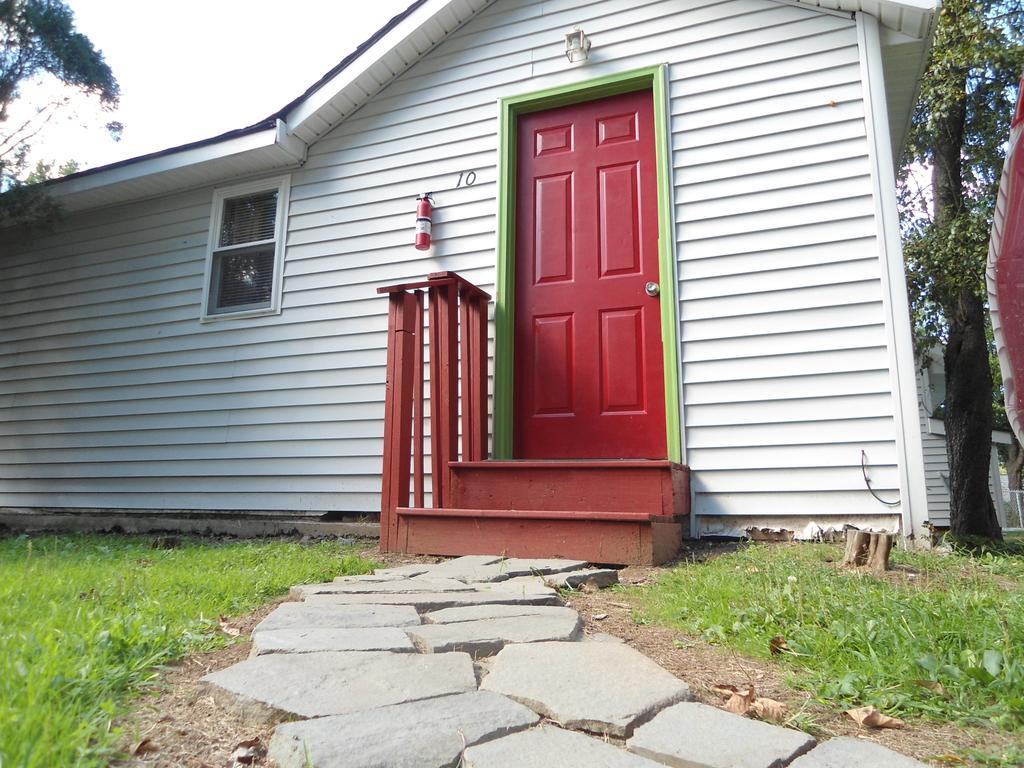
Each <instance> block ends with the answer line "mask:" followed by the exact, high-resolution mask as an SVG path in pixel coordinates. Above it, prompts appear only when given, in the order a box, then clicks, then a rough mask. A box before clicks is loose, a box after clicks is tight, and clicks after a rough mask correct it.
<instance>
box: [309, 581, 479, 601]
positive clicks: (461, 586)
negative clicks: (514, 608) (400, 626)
mask: <svg viewBox="0 0 1024 768" xmlns="http://www.w3.org/2000/svg"><path fill="white" fill-rule="evenodd" d="M472 591H473V587H471V586H469V585H467V584H465V583H464V582H461V581H456V580H455V579H441V578H433V577H429V576H413V577H412V578H408V579H388V580H385V581H328V582H325V583H323V584H299V585H297V586H294V587H292V589H291V596H292V597H293V598H302V597H305V596H306V595H357V594H366V595H393V594H405V593H407V592H472Z"/></svg>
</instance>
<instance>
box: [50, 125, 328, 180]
mask: <svg viewBox="0 0 1024 768" xmlns="http://www.w3.org/2000/svg"><path fill="white" fill-rule="evenodd" d="M268 147H277V148H278V150H279V151H280V152H281V153H282V155H283V157H282V160H284V161H286V162H288V163H296V164H298V165H302V164H303V163H305V162H306V152H307V150H308V147H307V145H306V142H304V141H302V139H300V138H299V137H298V136H293V135H292V134H291V133H290V132H289V131H288V126H287V125H285V124H284V123H283V122H282V121H281V120H278V121H277V123H276V124H275V125H274V127H273V128H267V129H265V130H262V131H254V132H253V133H250V134H247V135H244V136H236V137H234V138H231V139H225V140H224V141H217V142H213V143H210V144H205V145H203V146H200V147H193V148H191V149H182V150H180V151H172V152H168V153H167V154H163V155H159V156H157V157H150V158H146V159H141V160H138V161H136V162H128V163H125V164H124V165H117V166H115V167H113V168H109V169H107V170H100V171H98V172H96V173H91V174H86V175H85V176H82V177H80V178H77V179H76V178H70V179H67V180H64V181H60V182H58V183H56V184H54V185H53V186H52V187H51V189H50V193H51V194H52V195H53V196H54V197H57V198H64V197H71V196H73V195H79V194H81V193H83V192H89V191H91V190H95V189H101V188H108V187H111V186H115V185H117V184H124V183H127V182H132V181H137V180H139V179H143V178H145V177H147V176H155V175H158V174H161V173H167V172H168V171H176V170H180V169H182V168H188V167H190V166H196V165H202V164H203V163H209V162H213V161H216V160H221V159H223V158H226V157H232V156H235V155H242V154H245V153H246V152H252V151H254V150H259V149H266V148H268Z"/></svg>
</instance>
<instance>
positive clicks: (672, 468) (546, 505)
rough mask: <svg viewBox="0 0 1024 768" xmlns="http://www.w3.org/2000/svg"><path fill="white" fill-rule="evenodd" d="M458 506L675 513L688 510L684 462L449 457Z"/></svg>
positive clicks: (636, 514) (644, 515) (453, 502)
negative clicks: (498, 459)
mask: <svg viewBox="0 0 1024 768" xmlns="http://www.w3.org/2000/svg"><path fill="white" fill-rule="evenodd" d="M449 468H450V472H451V495H450V497H449V498H450V501H449V503H448V506H450V507H453V508H456V509H480V510H504V511H508V510H524V509H527V510H541V511H545V510H546V511H557V512H585V513H598V512H602V513H615V514H622V515H627V516H633V517H634V518H635V517H641V518H650V517H651V516H656V517H663V518H678V517H681V516H683V515H685V514H687V513H688V511H689V475H688V471H687V468H686V467H684V466H682V465H679V464H673V463H672V462H669V461H642V460H628V461H620V460H614V459H612V460H597V459H580V460H573V461H561V460H556V461H528V460H514V461H463V462H451V463H450V464H449Z"/></svg>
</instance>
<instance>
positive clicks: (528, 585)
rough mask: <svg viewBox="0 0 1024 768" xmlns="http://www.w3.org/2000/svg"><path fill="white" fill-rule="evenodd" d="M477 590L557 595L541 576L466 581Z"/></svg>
mask: <svg viewBox="0 0 1024 768" xmlns="http://www.w3.org/2000/svg"><path fill="white" fill-rule="evenodd" d="M467 584H468V586H470V587H472V588H473V589H474V590H476V591H477V592H496V591H500V592H512V593H514V594H516V595H522V596H524V597H525V596H528V595H555V596H557V595H558V590H556V589H554V588H553V587H549V586H548V585H547V584H545V583H544V579H543V577H541V576H514V577H512V578H510V579H505V580H504V581H493V582H475V581H470V582H467Z"/></svg>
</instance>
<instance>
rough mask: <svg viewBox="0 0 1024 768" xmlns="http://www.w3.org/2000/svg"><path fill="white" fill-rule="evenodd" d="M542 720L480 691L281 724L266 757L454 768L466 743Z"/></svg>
mask: <svg viewBox="0 0 1024 768" xmlns="http://www.w3.org/2000/svg"><path fill="white" fill-rule="evenodd" d="M538 719H539V718H538V717H537V715H536V713H534V712H532V711H531V710H529V709H527V708H526V707H524V706H523V705H521V704H517V703H516V702H514V701H512V700H511V699H508V698H506V697H504V696H499V695H498V694H495V693H488V692H486V691H474V692H472V693H462V694H457V695H454V696H444V697H441V698H436V699H428V700H424V701H415V702H411V703H407V704H398V705H395V706H389V707H382V708H379V709H374V710H370V711H366V712H358V713H354V714H350V715H342V716H338V717H324V718H318V719H316V720H306V721H302V722H297V723H286V724H284V725H279V726H278V727H277V729H276V730H275V731H274V736H273V738H272V739H271V740H270V749H269V755H268V756H269V757H270V758H271V759H273V760H275V761H276V762H277V764H278V766H279V767H280V768H336V767H337V766H345V768H383V767H384V766H387V768H448V767H449V766H454V765H457V764H458V762H459V757H460V755H461V754H462V751H463V749H464V747H466V746H468V745H473V744H477V743H479V742H481V741H485V740H488V739H494V738H500V737H502V736H506V735H508V734H510V733H514V732H516V731H518V730H520V729H523V728H528V727H529V726H531V725H533V724H534V723H536V722H537V720H538ZM307 755H308V758H307Z"/></svg>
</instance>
